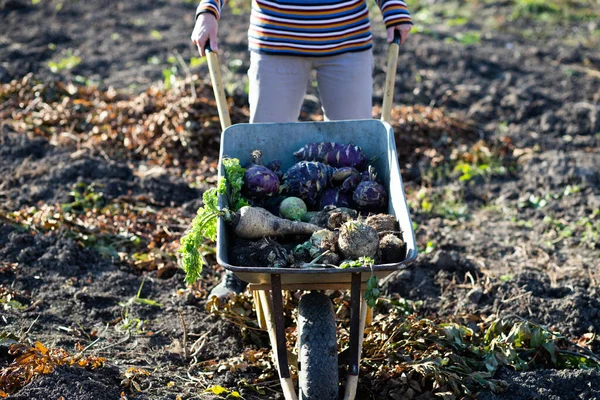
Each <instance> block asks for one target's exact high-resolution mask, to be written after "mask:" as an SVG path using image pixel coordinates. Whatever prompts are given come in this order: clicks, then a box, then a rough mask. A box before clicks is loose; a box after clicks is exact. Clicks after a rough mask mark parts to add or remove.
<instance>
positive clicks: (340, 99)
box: [248, 50, 373, 123]
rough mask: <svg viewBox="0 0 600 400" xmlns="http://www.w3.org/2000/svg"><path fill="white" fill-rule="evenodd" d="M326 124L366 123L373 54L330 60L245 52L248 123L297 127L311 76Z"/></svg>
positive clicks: (346, 54) (363, 52)
mask: <svg viewBox="0 0 600 400" xmlns="http://www.w3.org/2000/svg"><path fill="white" fill-rule="evenodd" d="M313 69H315V70H316V73H317V85H318V86H317V87H318V90H319V97H320V99H321V105H322V108H323V113H324V115H325V119H326V120H344V119H371V118H372V117H373V116H372V109H373V105H372V96H373V53H372V51H371V50H366V51H361V52H354V53H344V54H340V55H335V56H331V57H298V56H279V55H269V54H262V53H257V52H251V53H250V68H249V69H248V77H249V81H250V87H249V102H250V122H251V123H252V122H296V121H297V120H298V116H299V115H300V109H301V107H302V102H303V99H304V95H305V94H306V88H307V84H308V81H309V78H310V73H311V71H312V70H313Z"/></svg>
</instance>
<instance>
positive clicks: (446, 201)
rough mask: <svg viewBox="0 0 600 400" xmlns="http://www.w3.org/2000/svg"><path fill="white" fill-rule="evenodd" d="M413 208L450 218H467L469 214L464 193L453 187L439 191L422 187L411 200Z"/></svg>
mask: <svg viewBox="0 0 600 400" xmlns="http://www.w3.org/2000/svg"><path fill="white" fill-rule="evenodd" d="M411 208H413V209H415V210H420V211H421V212H423V213H425V214H431V215H437V216H440V217H442V218H445V219H449V220H459V219H466V218H467V217H468V216H469V214H468V206H467V204H466V203H465V202H464V201H463V198H462V193H461V192H455V191H452V190H451V189H446V190H445V191H444V192H439V191H430V190H428V189H425V188H421V189H420V190H419V192H417V194H416V196H415V200H413V201H412V202H411Z"/></svg>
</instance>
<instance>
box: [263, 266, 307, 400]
mask: <svg viewBox="0 0 600 400" xmlns="http://www.w3.org/2000/svg"><path fill="white" fill-rule="evenodd" d="M271 295H272V300H273V302H272V303H271V299H269V298H268V296H267V293H266V291H264V290H260V291H259V296H260V303H261V305H262V312H263V315H264V318H265V321H266V324H267V331H268V332H269V338H270V339H271V347H272V348H273V352H274V353H275V362H276V363H277V370H278V371H279V380H280V382H281V388H282V390H283V395H284V397H285V399H286V400H297V399H298V396H297V395H296V391H295V389H294V381H293V380H292V378H291V377H290V368H289V365H288V359H287V349H286V341H285V325H284V321H283V300H282V296H281V275H278V274H273V275H271Z"/></svg>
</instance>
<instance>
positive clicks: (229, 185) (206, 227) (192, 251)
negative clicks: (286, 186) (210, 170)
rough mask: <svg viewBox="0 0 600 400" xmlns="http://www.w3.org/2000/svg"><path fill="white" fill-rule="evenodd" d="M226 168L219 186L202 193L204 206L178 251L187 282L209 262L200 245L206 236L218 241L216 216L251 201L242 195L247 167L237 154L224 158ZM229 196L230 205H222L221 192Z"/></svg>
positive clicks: (197, 276) (225, 213)
mask: <svg viewBox="0 0 600 400" xmlns="http://www.w3.org/2000/svg"><path fill="white" fill-rule="evenodd" d="M222 165H223V169H224V170H225V177H223V178H221V179H219V183H218V184H217V187H216V188H211V189H208V190H207V191H206V192H204V194H203V195H202V201H203V207H200V208H199V209H198V212H197V214H196V217H194V220H193V221H192V224H191V226H190V229H189V230H188V232H187V233H186V234H185V235H184V236H183V237H182V238H181V246H180V247H179V253H180V254H181V255H182V256H181V266H182V267H183V270H184V271H185V282H186V283H187V284H190V285H191V284H193V283H194V282H196V280H197V279H198V278H199V277H200V274H201V273H202V267H203V266H204V265H205V264H206V261H205V260H204V257H203V256H202V254H200V252H199V251H198V248H199V247H200V245H201V244H202V242H203V241H204V240H205V239H210V240H212V241H215V240H216V239H217V219H218V217H223V216H227V215H230V213H231V212H235V211H237V210H238V209H240V208H241V207H243V206H247V205H248V202H247V201H246V199H244V198H243V197H242V195H241V190H242V185H243V183H244V174H245V173H246V169H245V168H243V167H242V166H241V165H240V161H239V160H238V159H237V158H223V160H222ZM220 195H225V196H227V201H228V204H229V209H220V208H219V204H218V202H219V196H220Z"/></svg>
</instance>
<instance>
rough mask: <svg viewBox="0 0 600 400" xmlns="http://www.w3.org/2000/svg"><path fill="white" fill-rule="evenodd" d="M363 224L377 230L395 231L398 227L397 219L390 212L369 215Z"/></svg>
mask: <svg viewBox="0 0 600 400" xmlns="http://www.w3.org/2000/svg"><path fill="white" fill-rule="evenodd" d="M365 224H367V225H369V226H370V227H371V228H373V229H375V230H376V231H377V232H378V233H379V232H397V231H398V230H399V229H400V228H399V225H398V220H397V219H396V217H394V216H393V215H391V214H375V215H370V216H369V217H367V219H366V220H365Z"/></svg>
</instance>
